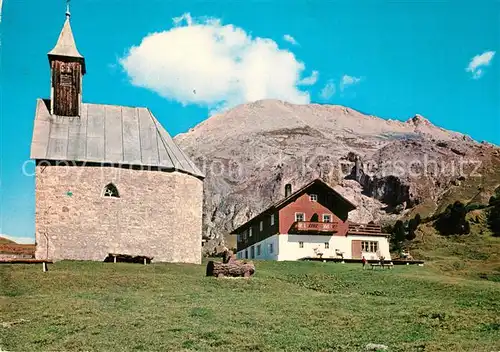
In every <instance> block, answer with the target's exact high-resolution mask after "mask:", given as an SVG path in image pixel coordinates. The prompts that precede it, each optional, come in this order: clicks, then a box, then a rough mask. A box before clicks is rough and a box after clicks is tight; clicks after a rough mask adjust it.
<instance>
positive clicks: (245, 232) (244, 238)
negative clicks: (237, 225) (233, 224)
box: [243, 230, 248, 241]
mask: <svg viewBox="0 0 500 352" xmlns="http://www.w3.org/2000/svg"><path fill="white" fill-rule="evenodd" d="M247 233H248V232H247V230H245V231H243V241H246V240H247Z"/></svg>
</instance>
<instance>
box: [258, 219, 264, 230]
mask: <svg viewBox="0 0 500 352" xmlns="http://www.w3.org/2000/svg"><path fill="white" fill-rule="evenodd" d="M259 230H260V231H261V232H262V230H264V221H261V222H260V223H259Z"/></svg>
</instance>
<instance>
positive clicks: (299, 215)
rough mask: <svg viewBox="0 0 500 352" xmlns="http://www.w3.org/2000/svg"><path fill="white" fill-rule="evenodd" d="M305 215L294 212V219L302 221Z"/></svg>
mask: <svg viewBox="0 0 500 352" xmlns="http://www.w3.org/2000/svg"><path fill="white" fill-rule="evenodd" d="M305 217H306V216H305V214H304V213H295V221H304V219H305Z"/></svg>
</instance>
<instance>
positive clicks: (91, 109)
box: [31, 99, 205, 178]
mask: <svg viewBox="0 0 500 352" xmlns="http://www.w3.org/2000/svg"><path fill="white" fill-rule="evenodd" d="M31 158H32V159H36V160H53V161H75V162H88V163H106V164H108V163H110V164H121V165H133V166H144V167H152V168H159V169H165V170H176V171H180V172H185V173H188V174H191V175H193V176H196V177H199V178H204V177H205V176H204V175H203V173H202V172H201V171H200V170H199V169H198V168H197V167H196V165H195V164H194V163H193V162H192V161H191V160H190V159H189V157H187V156H186V154H184V152H183V151H182V150H181V149H180V148H179V147H178V146H177V145H176V144H175V142H174V141H173V139H172V137H171V136H170V135H169V134H168V132H167V131H166V130H165V129H164V128H163V126H162V125H161V124H160V123H159V122H158V120H157V119H156V118H155V117H154V116H153V114H152V113H151V111H150V110H149V109H147V108H135V107H126V106H116V105H101V104H87V103H82V106H81V116H79V117H78V116H77V117H68V116H57V115H51V113H50V101H49V100H42V99H38V100H37V107H36V115H35V126H34V129H33V139H32V144H31Z"/></svg>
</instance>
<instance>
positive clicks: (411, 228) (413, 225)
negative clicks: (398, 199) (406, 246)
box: [406, 214, 422, 241]
mask: <svg viewBox="0 0 500 352" xmlns="http://www.w3.org/2000/svg"><path fill="white" fill-rule="evenodd" d="M421 222H422V218H421V217H420V214H417V215H415V217H414V218H413V219H411V220H410V221H409V222H408V234H407V235H406V239H407V240H408V241H411V240H414V239H415V237H417V234H416V233H415V232H416V231H417V228H418V225H420V223H421Z"/></svg>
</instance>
